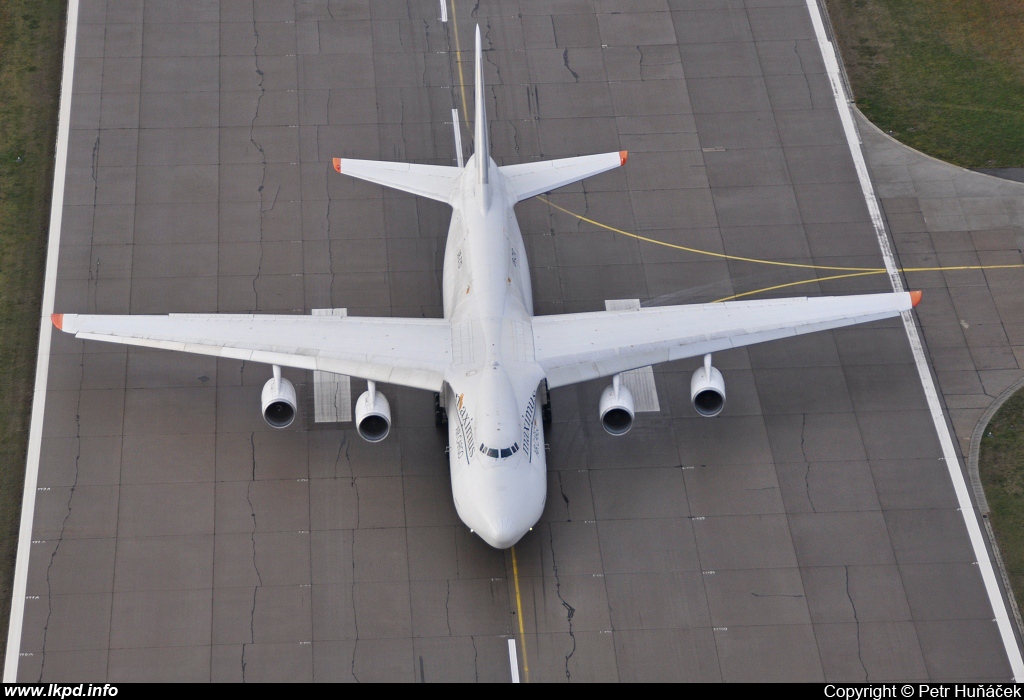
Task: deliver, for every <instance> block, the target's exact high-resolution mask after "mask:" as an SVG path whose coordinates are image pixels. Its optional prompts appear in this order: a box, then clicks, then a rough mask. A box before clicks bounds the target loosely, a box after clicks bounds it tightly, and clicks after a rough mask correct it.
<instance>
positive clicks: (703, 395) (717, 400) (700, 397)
mask: <svg viewBox="0 0 1024 700" xmlns="http://www.w3.org/2000/svg"><path fill="white" fill-rule="evenodd" d="M690 400H691V401H692V402H693V408H694V409H695V410H696V411H697V413H699V414H700V415H702V416H705V417H706V418H711V417H713V416H717V415H718V414H719V413H721V412H722V409H723V408H725V379H724V378H723V377H722V373H721V372H719V371H718V370H717V369H715V368H714V367H712V366H711V355H710V354H708V355H705V356H704V366H703V367H701V368H699V369H698V370H697V371H696V372H694V373H693V378H692V379H691V380H690Z"/></svg>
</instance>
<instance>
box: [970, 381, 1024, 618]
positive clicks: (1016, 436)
mask: <svg viewBox="0 0 1024 700" xmlns="http://www.w3.org/2000/svg"><path fill="white" fill-rule="evenodd" d="M978 470H979V471H980V473H981V483H982V485H983V486H984V487H985V497H986V498H987V499H988V505H989V509H990V512H989V516H988V517H989V521H990V522H991V523H992V529H993V530H994V531H995V533H996V539H997V540H998V541H999V550H1000V551H1001V553H1002V555H1003V562H1004V564H1005V565H1006V571H1007V573H1008V574H1009V576H1010V585H1011V586H1012V587H1013V592H1014V597H1016V598H1017V605H1018V607H1020V606H1021V603H1022V602H1024V601H1022V600H1021V594H1022V593H1024V391H1018V392H1017V393H1016V394H1014V395H1013V396H1012V397H1010V399H1009V400H1008V401H1007V402H1006V403H1004V404H1003V405H1002V406H1001V407H1000V408H999V410H998V411H996V414H995V415H994V416H992V420H991V421H989V424H988V427H987V428H986V429H985V434H984V435H983V436H982V438H981V454H980V456H979V459H978Z"/></svg>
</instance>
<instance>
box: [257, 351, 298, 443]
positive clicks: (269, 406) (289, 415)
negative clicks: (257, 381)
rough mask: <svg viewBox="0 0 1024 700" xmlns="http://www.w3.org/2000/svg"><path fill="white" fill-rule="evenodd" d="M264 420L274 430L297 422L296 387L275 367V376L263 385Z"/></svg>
mask: <svg viewBox="0 0 1024 700" xmlns="http://www.w3.org/2000/svg"><path fill="white" fill-rule="evenodd" d="M262 402H263V419H264V420H266V421H267V423H269V424H270V425H271V427H274V428H287V427H288V426H289V425H291V424H292V421H294V420H295V406H296V405H297V404H296V402H295V387H294V386H293V385H292V383H291V382H290V381H288V380H287V379H285V378H284V377H282V376H281V368H280V367H278V366H277V365H274V376H273V378H272V379H270V380H269V381H267V383H266V384H264V385H263V397H262Z"/></svg>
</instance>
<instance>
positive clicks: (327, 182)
mask: <svg viewBox="0 0 1024 700" xmlns="http://www.w3.org/2000/svg"><path fill="white" fill-rule="evenodd" d="M327 113H328V114H330V113H331V92H330V91H328V93H327ZM316 141H317V148H316V152H317V153H320V130H319V129H317V132H316ZM331 170H332V168H328V169H327V171H326V172H325V173H324V191H325V192H326V194H327V213H326V214H325V215H324V223H325V224H327V232H326V235H327V268H328V269H329V270H330V273H331V283H330V286H329V287H328V288H327V294H328V296H329V299H328V300H327V305H328V306H330V307H331V308H333V307H334V246H332V245H331ZM342 444H344V442H343V443H342ZM345 456H346V458H347V457H348V451H347V450H346V452H345ZM335 466H337V465H335ZM335 476H337V473H335Z"/></svg>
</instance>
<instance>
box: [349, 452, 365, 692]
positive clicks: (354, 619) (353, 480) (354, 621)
mask: <svg viewBox="0 0 1024 700" xmlns="http://www.w3.org/2000/svg"><path fill="white" fill-rule="evenodd" d="M345 456H346V458H347V457H348V450H347V449H346V451H345ZM349 479H350V481H349V485H350V486H351V488H352V489H353V490H354V491H355V492H356V526H355V529H354V530H352V544H353V552H352V588H351V591H350V596H349V597H350V598H351V600H352V626H353V627H354V628H355V631H356V638H355V641H353V642H352V667H351V669H350V670H349V672H350V673H351V674H352V678H353V680H355V682H356V683H361V682H362V681H360V680H359V676H357V675H356V651H357V650H358V649H359V615H358V610H357V609H356V557H355V547H354V545H355V537H356V531H357V530H358V529H359V487H358V486H357V485H356V478H355V476H351V477H349Z"/></svg>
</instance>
